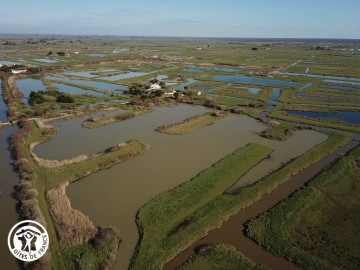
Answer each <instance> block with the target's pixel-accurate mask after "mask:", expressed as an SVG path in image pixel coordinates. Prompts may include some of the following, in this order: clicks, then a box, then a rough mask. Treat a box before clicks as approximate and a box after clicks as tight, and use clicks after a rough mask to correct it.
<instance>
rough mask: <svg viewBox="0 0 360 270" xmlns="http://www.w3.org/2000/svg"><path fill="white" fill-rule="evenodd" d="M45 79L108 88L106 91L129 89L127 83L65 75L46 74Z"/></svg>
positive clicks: (100, 88)
mask: <svg viewBox="0 0 360 270" xmlns="http://www.w3.org/2000/svg"><path fill="white" fill-rule="evenodd" d="M45 79H47V80H55V81H65V82H68V83H72V84H78V85H84V86H89V87H94V88H97V89H99V90H106V91H118V90H122V91H126V90H128V87H127V86H125V85H120V84H112V83H106V82H96V81H86V80H72V79H69V78H63V77H55V76H46V77H45Z"/></svg>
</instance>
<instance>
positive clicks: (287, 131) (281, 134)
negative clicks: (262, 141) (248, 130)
mask: <svg viewBox="0 0 360 270" xmlns="http://www.w3.org/2000/svg"><path fill="white" fill-rule="evenodd" d="M268 125H269V127H268V128H267V129H265V130H263V131H261V132H260V136H261V137H264V138H267V139H270V140H276V141H286V140H287V139H288V138H290V137H291V136H292V135H293V134H294V132H295V130H296V129H297V127H295V126H294V125H291V124H280V123H279V122H277V121H270V122H269V123H268Z"/></svg>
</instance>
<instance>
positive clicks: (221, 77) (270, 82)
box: [212, 75, 299, 86]
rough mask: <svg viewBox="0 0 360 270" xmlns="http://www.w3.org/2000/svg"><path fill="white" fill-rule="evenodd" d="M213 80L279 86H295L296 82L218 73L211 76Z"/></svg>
mask: <svg viewBox="0 0 360 270" xmlns="http://www.w3.org/2000/svg"><path fill="white" fill-rule="evenodd" d="M212 80H214V81H221V82H232V83H246V84H260V85H279V86H296V85H298V84H299V83H298V82H287V81H282V80H275V79H262V78H255V77H250V76H245V75H219V76H214V77H213V78H212Z"/></svg>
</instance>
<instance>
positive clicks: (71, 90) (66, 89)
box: [54, 83, 109, 98]
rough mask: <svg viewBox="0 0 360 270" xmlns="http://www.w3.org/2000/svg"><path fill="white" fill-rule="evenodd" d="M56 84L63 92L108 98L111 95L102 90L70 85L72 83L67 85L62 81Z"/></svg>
mask: <svg viewBox="0 0 360 270" xmlns="http://www.w3.org/2000/svg"><path fill="white" fill-rule="evenodd" d="M54 86H56V87H58V88H59V91H60V92H63V93H69V94H74V95H90V96H94V97H99V98H108V97H109V96H108V95H106V94H103V93H100V92H96V91H90V90H84V89H81V88H78V87H74V86H70V85H66V84H62V83H54Z"/></svg>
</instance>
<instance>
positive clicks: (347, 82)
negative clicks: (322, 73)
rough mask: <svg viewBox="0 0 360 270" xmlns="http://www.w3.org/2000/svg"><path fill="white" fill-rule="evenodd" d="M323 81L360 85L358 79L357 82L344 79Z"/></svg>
mask: <svg viewBox="0 0 360 270" xmlns="http://www.w3.org/2000/svg"><path fill="white" fill-rule="evenodd" d="M324 82H326V83H335V84H351V85H358V86H360V81H359V82H357V81H356V82H352V81H350V80H349V81H347V80H346V81H344V80H324Z"/></svg>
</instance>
